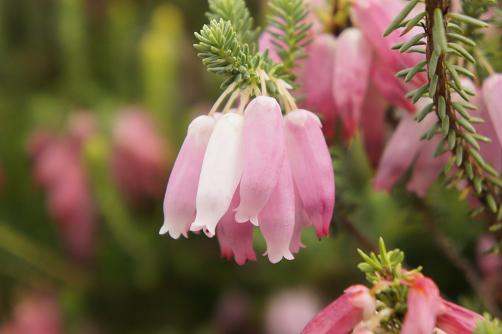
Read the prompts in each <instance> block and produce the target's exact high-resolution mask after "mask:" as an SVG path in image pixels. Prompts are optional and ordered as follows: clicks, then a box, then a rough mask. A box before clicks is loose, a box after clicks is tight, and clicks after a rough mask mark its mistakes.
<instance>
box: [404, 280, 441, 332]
mask: <svg viewBox="0 0 502 334" xmlns="http://www.w3.org/2000/svg"><path fill="white" fill-rule="evenodd" d="M439 304H440V298H439V289H438V288H437V286H436V284H435V283H434V282H433V281H432V280H431V279H430V278H427V277H423V276H420V277H419V278H417V279H415V281H414V282H413V283H412V286H411V287H410V290H409V292H408V301H407V305H408V310H407V312H406V316H405V318H404V322H403V327H402V329H401V334H431V333H433V331H434V328H435V324H436V315H437V312H438V310H439Z"/></svg>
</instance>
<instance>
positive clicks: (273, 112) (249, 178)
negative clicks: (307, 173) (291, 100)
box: [235, 96, 286, 226]
mask: <svg viewBox="0 0 502 334" xmlns="http://www.w3.org/2000/svg"><path fill="white" fill-rule="evenodd" d="M243 136H244V139H243V155H244V168H243V172H242V179H241V182H240V205H239V207H238V208H237V213H236V215H235V218H236V220H237V221H238V222H240V223H243V222H246V221H248V220H249V221H251V223H253V224H254V225H257V226H258V214H259V213H260V211H261V210H262V209H263V207H264V206H265V204H266V203H267V201H268V200H269V198H270V195H271V194H272V191H273V190H274V188H275V187H276V184H277V180H278V178H279V173H280V172H281V165H282V163H283V162H282V161H283V160H284V156H285V150H286V149H285V142H284V130H283V118H282V113H281V107H280V106H279V104H278V103H277V101H276V100H275V99H273V98H271V97H265V96H259V97H257V98H256V99H254V100H253V101H251V103H250V104H249V105H248V107H247V108H246V111H245V116H244V132H243Z"/></svg>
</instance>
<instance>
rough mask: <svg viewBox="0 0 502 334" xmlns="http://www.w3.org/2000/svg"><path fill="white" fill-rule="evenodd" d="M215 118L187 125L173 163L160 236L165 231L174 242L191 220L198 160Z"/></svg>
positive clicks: (202, 155) (198, 174)
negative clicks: (183, 138) (186, 131)
mask: <svg viewBox="0 0 502 334" xmlns="http://www.w3.org/2000/svg"><path fill="white" fill-rule="evenodd" d="M214 124H215V119H214V117H212V116H199V117H197V118H196V119H194V120H193V121H192V123H190V125H189V127H188V133H187V136H186V138H185V141H184V142H183V146H181V149H180V152H179V154H178V158H177V159H176V162H175V163H174V167H173V170H172V172H171V176H170V178H169V182H168V184H167V189H166V195H165V198H164V224H163V226H162V228H161V229H160V234H165V233H168V232H169V235H170V236H171V237H172V238H174V239H177V238H179V236H180V235H181V234H183V235H184V236H185V237H186V236H187V233H188V231H189V230H190V224H191V223H192V222H193V220H194V218H195V199H196V196H197V187H198V185H199V176H200V171H201V168H202V161H203V159H204V154H205V153H206V147H207V144H208V142H209V137H210V136H211V134H212V132H213V128H214Z"/></svg>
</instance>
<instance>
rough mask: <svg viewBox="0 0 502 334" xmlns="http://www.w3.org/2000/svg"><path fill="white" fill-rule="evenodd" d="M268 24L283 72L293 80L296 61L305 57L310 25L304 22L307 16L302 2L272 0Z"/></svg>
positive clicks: (300, 0) (301, 0)
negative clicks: (281, 62)
mask: <svg viewBox="0 0 502 334" xmlns="http://www.w3.org/2000/svg"><path fill="white" fill-rule="evenodd" d="M269 10H270V14H269V15H268V23H269V25H270V26H271V27H272V28H271V29H270V30H269V33H270V34H271V35H272V37H273V40H272V43H273V44H274V45H275V46H276V48H277V52H278V54H279V56H280V57H281V59H282V61H283V65H284V70H285V71H286V72H287V73H288V74H290V75H291V77H293V78H294V76H293V73H292V70H293V69H294V67H295V66H296V61H297V60H298V59H301V58H304V57H305V51H304V47H305V46H306V45H307V44H308V43H309V42H310V39H309V38H308V35H309V30H310V27H311V24H310V23H308V22H306V17H307V14H308V10H307V7H306V5H305V1H303V0H272V1H270V2H269Z"/></svg>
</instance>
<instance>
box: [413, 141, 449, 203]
mask: <svg viewBox="0 0 502 334" xmlns="http://www.w3.org/2000/svg"><path fill="white" fill-rule="evenodd" d="M440 142H441V138H439V136H437V137H435V138H433V139H431V140H430V141H428V142H425V143H424V145H423V147H422V149H421V150H420V154H419V155H418V158H417V161H416V162H415V164H414V167H413V174H412V175H411V179H410V181H408V185H407V186H406V189H407V190H408V191H410V192H414V193H416V194H417V196H420V197H425V195H426V194H427V190H429V188H430V186H431V185H432V184H433V183H434V181H436V179H437V177H438V175H439V173H440V172H441V170H442V169H443V167H444V165H445V163H446V161H447V160H448V157H449V154H446V153H445V154H442V155H440V156H438V157H434V152H435V150H436V147H437V145H438V144H439V143H440Z"/></svg>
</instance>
